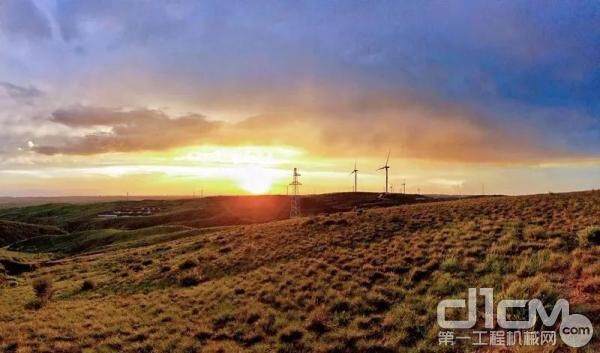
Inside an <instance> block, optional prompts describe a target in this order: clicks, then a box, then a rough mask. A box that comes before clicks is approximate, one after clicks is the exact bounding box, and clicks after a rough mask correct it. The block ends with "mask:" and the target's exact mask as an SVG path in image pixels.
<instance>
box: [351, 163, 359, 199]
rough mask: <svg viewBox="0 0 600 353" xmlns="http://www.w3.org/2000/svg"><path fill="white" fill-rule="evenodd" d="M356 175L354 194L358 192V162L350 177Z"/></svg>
mask: <svg viewBox="0 0 600 353" xmlns="http://www.w3.org/2000/svg"><path fill="white" fill-rule="evenodd" d="M352 174H354V189H352V191H353V192H357V191H358V183H357V181H358V169H356V162H354V170H353V171H351V172H350V175H352Z"/></svg>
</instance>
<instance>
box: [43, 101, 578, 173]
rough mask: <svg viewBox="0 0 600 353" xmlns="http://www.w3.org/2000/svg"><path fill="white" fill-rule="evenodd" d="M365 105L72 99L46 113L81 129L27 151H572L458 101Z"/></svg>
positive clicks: (464, 155) (472, 154) (442, 154)
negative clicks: (238, 111) (258, 111)
mask: <svg viewBox="0 0 600 353" xmlns="http://www.w3.org/2000/svg"><path fill="white" fill-rule="evenodd" d="M380 103H381V102H380ZM381 104H382V105H383V106H386V105H385V104H383V103H381ZM369 111H370V112H371V113H372V115H371V117H370V118H369V119H364V118H360V116H362V114H361V112H360V111H359V112H350V111H345V112H343V111H341V110H335V111H327V110H313V111H308V110H307V111H302V112H301V111H295V112H280V113H276V114H275V113H274V114H263V115H259V116H254V117H251V118H248V119H245V120H242V121H240V122H237V123H227V122H217V121H210V120H208V119H206V118H205V117H204V116H202V115H197V114H192V115H187V116H183V117H176V118H172V117H170V116H169V115H167V114H166V113H165V112H163V111H159V110H147V109H138V110H119V109H112V108H99V107H85V106H77V107H71V108H68V109H61V110H57V111H56V112H54V113H53V114H52V117H51V118H50V120H51V121H52V122H54V123H56V124H61V125H63V126H66V127H69V128H71V129H73V130H78V129H79V130H81V131H83V132H84V133H83V136H75V137H70V138H67V137H65V138H63V139H62V141H63V142H61V143H56V142H55V143H40V142H38V144H37V145H36V146H33V147H32V150H33V151H35V152H37V153H40V154H46V155H54V154H66V155H91V154H100V153H109V152H138V151H162V150H168V149H172V148H177V147H185V146H193V145H204V144H219V145H276V146H282V145H283V146H293V147H299V148H302V149H304V150H307V151H309V152H311V153H312V154H313V155H321V156H329V157H356V156H373V157H377V156H380V155H383V153H385V151H387V150H388V149H392V151H393V154H394V156H395V157H397V158H415V159H424V160H438V161H461V162H515V161H532V160H548V159H551V158H556V157H573V156H575V155H576V154H575V153H573V152H570V151H569V150H568V149H561V148H560V147H557V146H553V147H549V146H547V145H544V144H543V140H542V139H536V138H535V136H534V135H532V134H531V133H530V132H528V131H525V130H523V131H519V132H515V131H514V130H511V131H508V130H504V129H502V128H501V127H499V126H497V125H494V124H492V123H489V122H487V123H486V122H484V121H485V119H481V118H478V117H476V116H473V115H471V114H472V113H470V112H468V111H464V110H462V109H458V108H452V107H448V106H443V107H435V106H430V107H423V106H421V105H416V104H408V103H404V104H403V105H402V107H400V106H397V105H392V103H389V104H387V106H386V108H385V109H380V110H379V111H377V112H376V113H375V112H374V111H373V110H372V109H369ZM90 130H91V131H93V132H91V133H90V132H89V131H90ZM51 140H53V141H57V140H58V138H57V137H54V138H53V139H51ZM47 141H48V140H47Z"/></svg>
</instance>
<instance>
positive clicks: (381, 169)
mask: <svg viewBox="0 0 600 353" xmlns="http://www.w3.org/2000/svg"><path fill="white" fill-rule="evenodd" d="M383 168H385V167H381V168H379V169H377V170H382V169H383Z"/></svg>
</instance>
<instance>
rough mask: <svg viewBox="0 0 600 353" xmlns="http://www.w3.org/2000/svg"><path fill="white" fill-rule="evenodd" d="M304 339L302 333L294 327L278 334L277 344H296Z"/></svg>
mask: <svg viewBox="0 0 600 353" xmlns="http://www.w3.org/2000/svg"><path fill="white" fill-rule="evenodd" d="M302 337H304V332H303V331H302V330H301V329H299V328H296V327H286V328H284V329H283V330H282V332H281V333H280V334H279V342H281V343H293V342H298V341H300V340H301V339H302Z"/></svg>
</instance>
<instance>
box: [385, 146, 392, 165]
mask: <svg viewBox="0 0 600 353" xmlns="http://www.w3.org/2000/svg"><path fill="white" fill-rule="evenodd" d="M390 152H392V151H391V150H388V155H387V158H386V159H385V165H388V162H389V161H390Z"/></svg>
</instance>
